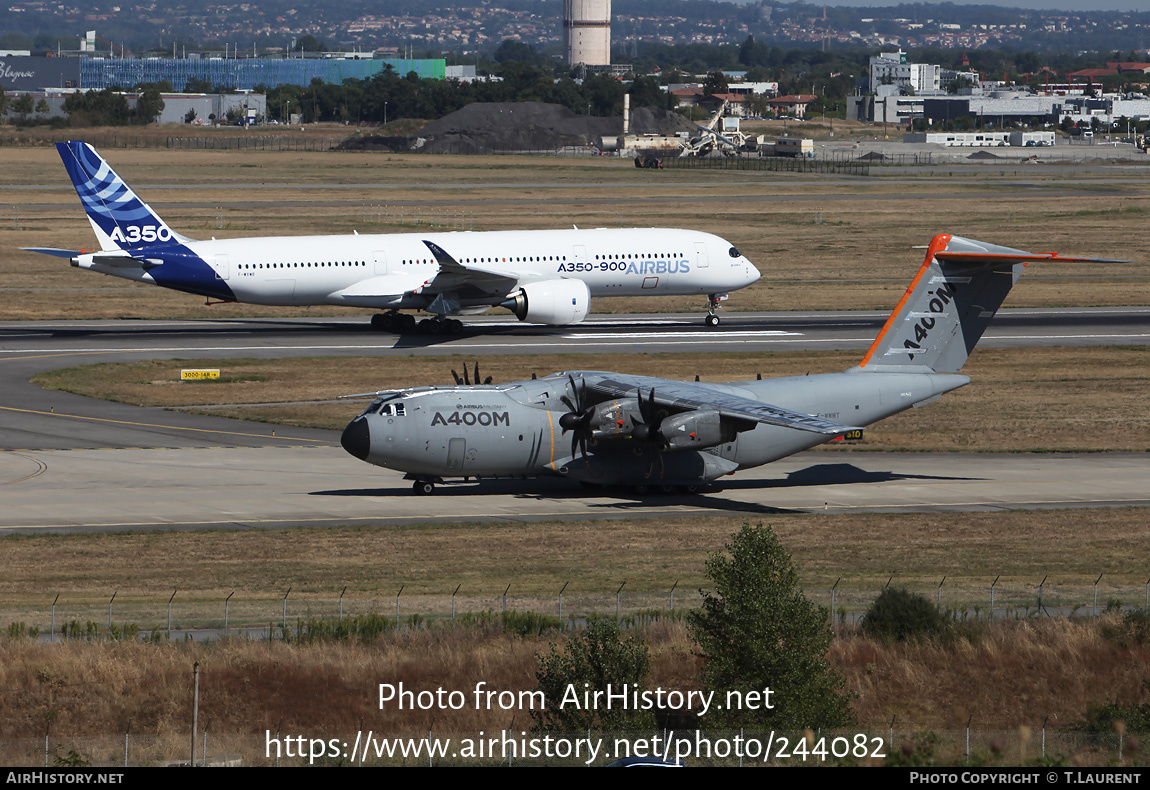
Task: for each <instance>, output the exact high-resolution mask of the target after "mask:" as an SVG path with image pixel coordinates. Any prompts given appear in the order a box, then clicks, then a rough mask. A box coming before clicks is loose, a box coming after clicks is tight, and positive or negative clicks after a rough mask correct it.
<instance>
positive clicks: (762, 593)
mask: <svg viewBox="0 0 1150 790" xmlns="http://www.w3.org/2000/svg"><path fill="white" fill-rule="evenodd" d="M725 548H726V553H723V552H714V553H712V554H711V555H710V556H709V557H708V558H707V564H706V567H707V578H708V579H709V580H710V582H711V584H712V585H714V589H712V590H703V591H700V592H701V593H702V595H703V603H702V606H701V607H700V608H698V609H695V610H693V611H692V612H691V613H690V614H689V615H688V619H687V627H688V629H689V631H690V633H691V636H692V638H693V639H694V640H695V642H696V644H697V645H698V646H699V650H700V654H701V656H702V658H703V659H704V661H705V662H706V663H705V664H704V666H703V669H702V680H703V684H704V686H705V688H706V689H707V690H708V691H713V692H715V703H716V706H722V709H721V710H717V711H716V710H714V708H712V710H713V711H714V712H713V713H712V714H710V716H709V722H710V723H718V724H720V725H726V726H747V725H750V726H757V727H764V728H766V727H769V728H773V729H785V730H801V729H804V728H812V729H813V728H820V727H821V728H835V727H844V726H847V725H850V724H852V723H853V722H854V713H853V712H852V711H851V708H850V701H851V698H852V695H851V694H849V693H847V692H846V691H844V688H843V686H844V684H843V680H842V678H841V677H840V676H839V675H838V674H837V673H836V672H835V671H834V669H832V668H831V666H830V664H829V663H828V662H827V658H826V655H827V649H828V648H829V646H830V641H831V638H832V634H831V631H830V628H829V627H828V625H827V623H828V618H829V612H828V611H827V610H826V608H825V607H821V606H816V605H814V604H813V603H811V602H810V601H808V600H807V598H806V597H805V596H804V595H803V592H802V589H801V588H800V587H799V576H798V570H797V569H796V567H795V564H794V562H793V561H792V560H791V556H790V554H788V553H787V552H786V550H785V549H784V548H783V546H782V544H780V543H779V540H778V538H777V537H776V536H775V533H774V531H773V530H772V529H771V528H770V527H769V526H768V527H763V526H762V525H761V524H760V525H758V526H755V527H752V526H750V525H749V524H744V525H743V528H742V529H741V530H740V531H739V532H738V533H736V534H735V536H734V537H733V538H732V540H731V541H730V542H729V543H727V544H726V547H725ZM767 688H769V689H771V692H772V694H771V698H770V702H771V705H772V708H770V709H763V710H753V709H750V708H746V709H742V710H740V709H738V708H737V707H736V706H734V705H731V706H730V708H728V706H727V704H726V702H727V693H728V692H740V693H742V694H743V695H744V698H745V695H746V694H747V693H748V692H759V693H762V692H763V691H764V689H767ZM744 707H746V706H744Z"/></svg>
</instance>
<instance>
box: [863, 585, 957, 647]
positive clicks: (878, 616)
mask: <svg viewBox="0 0 1150 790" xmlns="http://www.w3.org/2000/svg"><path fill="white" fill-rule="evenodd" d="M949 626H950V622H949V621H948V620H947V619H946V615H944V614H943V613H942V612H940V611H938V609H936V608H935V606H934V604H932V603H931V602H930V601H929V600H928V599H927V598H926V597H925V596H922V595H919V594H917V593H912V592H910V591H908V590H905V589H900V588H894V587H888V588H886V589H885V590H883V591H882V593H880V594H879V596H878V598H876V599H875V600H874V603H872V604H871V605H870V608H869V609H867V611H866V614H865V615H864V616H863V621H862V628H863V632H864V633H866V634H867V635H868V636H873V637H876V638H879V639H894V640H897V641H899V642H905V641H907V640H908V639H918V638H922V637H932V636H941V635H943V634H945V633H946V632H947V630H948V628H949Z"/></svg>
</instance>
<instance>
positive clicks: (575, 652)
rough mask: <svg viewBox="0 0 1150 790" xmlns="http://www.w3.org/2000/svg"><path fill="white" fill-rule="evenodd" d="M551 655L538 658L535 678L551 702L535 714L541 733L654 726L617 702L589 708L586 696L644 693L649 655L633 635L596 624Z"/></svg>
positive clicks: (642, 714) (644, 715)
mask: <svg viewBox="0 0 1150 790" xmlns="http://www.w3.org/2000/svg"><path fill="white" fill-rule="evenodd" d="M550 649H551V652H550V654H549V655H546V656H540V655H539V654H536V656H535V660H536V661H537V662H538V665H539V666H538V669H536V670H535V679H536V680H537V681H538V682H539V690H540V691H542V692H543V695H544V698H545V700H546V702H547V705H546V707H545V708H544V709H543V710H533V711H531V718H532V719H534V720H535V726H536V728H537V729H540V730H546V731H550V732H586V731H587V730H591V729H594V730H639V729H649V728H651V727H652V726H654V723H655V719H654V715H653V714H652V713H651V712H649V711H636V710H634V709H633V707H632V706H627V708H623V707H621V706H620V705H618V704H615V705H612V706H611V707H610V708H608V706H607V704H606V701H605V698H604V699H602V700H600V701H599V703H598V704H594V705H586V704H584V701H585V699H586V697H585V696H584V695H585V694H593V693H594V692H596V691H602V692H604V693H605V692H606V691H607V686H608V685H610V686H611V690H612V691H613V692H614V693H619V692H620V691H630V692H632V693H636V692H637V693H639V694H642V692H643V691H645V690H646V682H647V673H648V672H649V671H650V670H651V656H650V654H649V653H648V652H647V646H646V645H644V644H643V643H641V642H640V641H639V640H637V639H636V638H635V637H634V636H628V637H627V638H626V639H624V638H623V637H622V635H621V634H620V633H619V625H618V623H616V622H615V621H614V620H608V619H606V618H600V619H595V620H592V621H591V622H590V623H589V624H588V626H587V628H586V630H584V631H583V632H581V633H579V634H576V635H573V636H572V637H571V640H570V641H569V642H568V643H567V648H566V650H565V651H564V652H562V653H560V652H558V651H557V650H556V649H555V645H554V644H552V645H551V646H550Z"/></svg>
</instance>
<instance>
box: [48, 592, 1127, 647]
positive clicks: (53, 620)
mask: <svg viewBox="0 0 1150 790" xmlns="http://www.w3.org/2000/svg"><path fill="white" fill-rule="evenodd" d="M1148 588H1150V583H1148ZM59 600H60V593H56V600H54V601H52V641H53V642H55V641H56V601H59Z"/></svg>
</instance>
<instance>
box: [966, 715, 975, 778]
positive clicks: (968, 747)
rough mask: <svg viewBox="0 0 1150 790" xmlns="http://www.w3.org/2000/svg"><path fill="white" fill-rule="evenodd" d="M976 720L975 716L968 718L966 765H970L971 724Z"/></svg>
mask: <svg viewBox="0 0 1150 790" xmlns="http://www.w3.org/2000/svg"><path fill="white" fill-rule="evenodd" d="M973 718H974V714H973V713H972V714H970V715H969V716H967V717H966V764H967V765H970V722H971V720H972V719H973Z"/></svg>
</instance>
